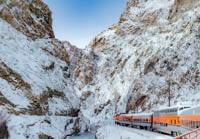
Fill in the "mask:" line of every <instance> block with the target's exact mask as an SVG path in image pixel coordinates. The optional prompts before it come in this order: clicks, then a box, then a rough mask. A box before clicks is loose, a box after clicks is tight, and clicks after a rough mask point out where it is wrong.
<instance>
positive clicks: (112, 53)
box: [0, 0, 200, 139]
mask: <svg viewBox="0 0 200 139" xmlns="http://www.w3.org/2000/svg"><path fill="white" fill-rule="evenodd" d="M51 22H52V21H51V12H50V11H49V9H48V7H47V6H46V5H45V4H44V3H43V2H42V1H41V0H0V110H1V113H4V114H3V115H0V118H3V117H4V118H5V117H6V119H7V120H6V121H7V122H8V123H7V124H8V128H9V133H10V137H11V138H15V137H18V138H20V139H21V138H22V139H23V138H33V139H37V138H48V136H51V137H54V138H56V139H60V138H63V137H65V136H66V135H68V134H71V133H73V132H76V131H79V129H80V127H81V129H82V130H90V129H95V128H93V127H98V126H99V125H102V124H105V123H106V122H107V121H110V120H111V119H112V116H113V115H114V114H116V113H119V112H130V111H149V110H152V109H156V108H158V107H160V106H166V105H168V94H169V92H170V94H171V95H170V97H171V104H172V105H174V104H177V103H179V102H184V101H189V102H193V103H194V104H199V100H200V94H199V93H200V2H199V0H128V1H127V8H126V9H125V12H124V13H123V14H122V16H121V17H120V21H119V23H117V24H115V25H113V26H112V27H110V28H109V29H107V30H106V31H104V32H102V33H101V34H99V35H98V36H97V37H96V38H95V39H94V40H93V41H92V42H91V43H90V45H89V46H88V48H87V49H86V50H80V49H78V48H76V47H75V46H72V45H71V44H70V43H69V42H60V41H59V40H57V39H55V38H54V35H53V31H52V25H51ZM4 118H3V119H4ZM79 119H80V120H79Z"/></svg>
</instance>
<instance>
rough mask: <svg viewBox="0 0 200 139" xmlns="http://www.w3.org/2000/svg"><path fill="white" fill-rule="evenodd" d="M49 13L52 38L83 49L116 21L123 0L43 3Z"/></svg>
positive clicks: (79, 0)
mask: <svg viewBox="0 0 200 139" xmlns="http://www.w3.org/2000/svg"><path fill="white" fill-rule="evenodd" d="M44 1H45V3H47V4H48V5H49V7H50V9H51V10H52V12H53V28H54V32H55V35H56V38H58V39H60V40H67V41H69V42H70V43H72V44H74V45H76V46H78V47H80V48H84V47H85V46H86V45H88V44H89V42H90V41H91V40H92V39H93V38H94V37H95V36H96V35H97V34H99V33H100V32H102V31H103V30H105V29H107V28H108V27H109V26H110V25H112V24H114V23H116V22H118V19H119V17H120V15H121V14H122V12H123V10H124V8H125V4H126V0H44Z"/></svg>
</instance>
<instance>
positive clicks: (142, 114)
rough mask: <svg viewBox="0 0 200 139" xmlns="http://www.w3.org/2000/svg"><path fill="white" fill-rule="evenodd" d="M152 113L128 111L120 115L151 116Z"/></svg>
mask: <svg viewBox="0 0 200 139" xmlns="http://www.w3.org/2000/svg"><path fill="white" fill-rule="evenodd" d="M152 114H153V113H152V112H150V113H129V114H121V116H151V115H152Z"/></svg>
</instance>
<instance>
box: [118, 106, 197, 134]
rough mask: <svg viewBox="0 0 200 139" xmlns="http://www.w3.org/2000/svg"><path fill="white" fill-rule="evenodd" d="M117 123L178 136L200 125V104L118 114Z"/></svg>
mask: <svg viewBox="0 0 200 139" xmlns="http://www.w3.org/2000/svg"><path fill="white" fill-rule="evenodd" d="M114 121H115V124H117V125H121V126H130V127H134V128H139V129H146V130H151V131H155V132H160V133H165V134H169V135H171V136H178V135H181V134H184V133H186V132H188V131H192V130H193V129H195V128H199V127H200V106H196V107H189V106H175V107H167V108H163V109H159V110H155V111H153V112H151V113H131V114H117V115H115V116H114Z"/></svg>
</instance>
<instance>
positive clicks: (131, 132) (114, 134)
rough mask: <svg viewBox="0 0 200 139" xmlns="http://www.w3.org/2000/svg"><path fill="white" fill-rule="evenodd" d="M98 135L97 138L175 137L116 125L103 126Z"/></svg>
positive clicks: (161, 138)
mask: <svg viewBox="0 0 200 139" xmlns="http://www.w3.org/2000/svg"><path fill="white" fill-rule="evenodd" d="M96 136H97V139H173V138H172V137H170V136H166V135H162V134H159V133H155V132H150V131H146V130H139V129H135V128H129V127H120V126H115V125H108V126H105V127H101V128H100V129H98V131H97V134H96Z"/></svg>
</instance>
